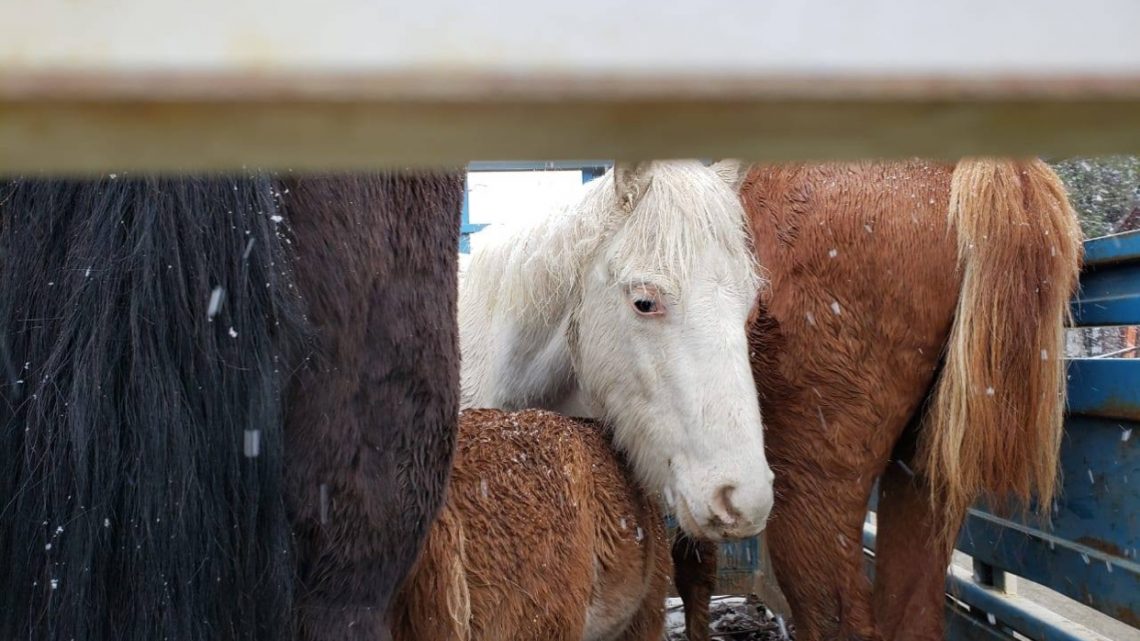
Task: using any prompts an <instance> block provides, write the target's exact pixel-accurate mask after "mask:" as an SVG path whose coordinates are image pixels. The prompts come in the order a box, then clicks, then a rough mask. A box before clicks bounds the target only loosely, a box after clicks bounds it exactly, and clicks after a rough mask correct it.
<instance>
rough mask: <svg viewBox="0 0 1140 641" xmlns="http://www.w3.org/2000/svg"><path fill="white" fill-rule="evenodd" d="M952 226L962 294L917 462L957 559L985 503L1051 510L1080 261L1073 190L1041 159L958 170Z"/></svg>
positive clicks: (972, 163)
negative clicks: (972, 516) (966, 530)
mask: <svg viewBox="0 0 1140 641" xmlns="http://www.w3.org/2000/svg"><path fill="white" fill-rule="evenodd" d="M949 223H950V226H951V228H952V229H955V230H956V231H957V238H958V268H959V269H960V270H961V277H962V289H961V292H960V294H959V297H958V308H957V311H956V314H955V318H954V324H953V327H952V329H951V332H950V338H949V341H948V343H947V346H946V354H945V361H944V367H943V370H942V373H941V375H940V378H939V380H938V381H937V383H936V384H935V388H934V394H933V397H932V399H931V403H930V406H929V413H928V415H927V416H926V424H925V425H924V427H923V432H922V439H923V440H922V443H921V454H920V456H921V458H922V460H921V463H922V465H923V471H924V472H925V473H926V474H927V476H928V478H929V480H930V482H931V490H932V493H933V497H934V499H935V502H934V505H942V506H943V507H944V510H943V514H942V517H943V518H942V523H943V528H942V540H941V542H942V543H944V544H945V545H946V546H948V548H949V546H952V545H953V543H954V540H955V538H956V535H957V530H958V527H959V525H960V523H961V519H962V518H963V516H964V515H965V512H966V509H967V508H968V507H969V506H970V504H971V503H972V502H974V501H975V500H976V499H978V498H980V497H983V496H988V497H991V498H993V499H994V500H996V501H1004V500H1006V499H1008V498H1014V499H1017V500H1018V501H1020V502H1021V504H1022V505H1023V506H1026V507H1027V506H1028V505H1029V501H1030V499H1031V497H1035V498H1036V499H1037V501H1038V505H1039V506H1040V507H1039V509H1040V510H1042V511H1048V510H1049V507H1050V506H1051V504H1052V500H1053V495H1054V491H1055V487H1056V482H1057V473H1058V471H1057V460H1058V450H1059V449H1060V443H1061V435H1062V425H1061V421H1062V414H1063V411H1064V405H1065V396H1064V387H1065V386H1064V375H1065V373H1064V362H1063V360H1062V357H1063V356H1064V354H1063V353H1062V350H1063V338H1064V336H1063V332H1064V326H1065V324H1066V321H1067V320H1068V318H1069V299H1070V297H1071V296H1072V294H1073V293H1074V290H1075V287H1076V284H1077V276H1078V271H1079V266H1080V262H1081V254H1082V247H1081V232H1080V228H1079V227H1078V226H1077V220H1076V217H1075V215H1074V213H1073V211H1072V209H1071V208H1070V206H1069V202H1068V199H1067V197H1066V195H1065V190H1064V186H1063V185H1062V184H1061V181H1060V179H1059V178H1058V177H1057V175H1056V174H1055V173H1053V171H1052V170H1051V169H1050V168H1049V167H1048V166H1047V165H1046V164H1045V163H1043V162H1041V161H1039V160H1029V161H1010V160H990V159H966V160H962V161H961V162H959V163H958V166H957V167H956V168H955V170H954V176H953V179H952V180H951V186H950V213H949Z"/></svg>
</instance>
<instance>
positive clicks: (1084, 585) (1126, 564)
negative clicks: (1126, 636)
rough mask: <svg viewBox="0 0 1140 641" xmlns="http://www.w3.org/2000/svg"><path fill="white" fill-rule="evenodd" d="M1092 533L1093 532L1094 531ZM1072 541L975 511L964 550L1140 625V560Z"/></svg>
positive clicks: (965, 535) (968, 524) (1092, 539)
mask: <svg viewBox="0 0 1140 641" xmlns="http://www.w3.org/2000/svg"><path fill="white" fill-rule="evenodd" d="M1090 534H1091V533H1090ZM1083 538H1085V540H1087V541H1088V542H1089V543H1088V544H1085V543H1081V542H1079V541H1071V540H1068V539H1064V538H1061V537H1057V536H1053V535H1050V534H1047V533H1045V532H1042V531H1040V530H1035V529H1033V528H1028V527H1025V526H1023V525H1021V524H1018V523H1015V522H1012V521H1008V520H1004V519H998V518H996V517H993V516H992V515H989V514H986V513H983V512H979V511H976V510H972V511H971V513H970V516H969V517H968V518H967V521H966V524H965V526H964V527H963V530H962V536H961V538H960V539H959V542H958V549H960V550H962V551H963V552H965V553H966V554H969V555H970V556H972V557H974V558H976V559H979V560H981V561H984V562H986V563H989V564H991V565H993V566H994V567H995V568H1000V569H1003V570H1005V571H1008V572H1010V573H1012V574H1014V575H1016V576H1021V577H1024V578H1026V579H1029V580H1030V581H1033V582H1034V583H1039V584H1041V585H1044V586H1046V587H1048V588H1051V589H1053V590H1055V591H1057V592H1059V593H1060V594H1064V595H1065V596H1068V597H1070V598H1072V599H1074V600H1076V601H1078V602H1080V603H1083V604H1084V605H1087V606H1089V607H1092V608H1094V609H1096V610H1099V611H1101V612H1103V613H1105V614H1107V615H1109V616H1111V617H1113V618H1115V619H1117V620H1119V621H1122V622H1124V623H1127V624H1129V625H1132V626H1136V627H1140V616H1138V613H1140V609H1138V606H1140V565H1138V564H1137V563H1135V562H1134V561H1132V560H1131V559H1128V558H1124V557H1122V556H1120V555H1118V554H1113V553H1110V552H1107V551H1105V550H1103V549H1098V547H1093V545H1096V543H1095V541H1096V539H1095V537H1093V536H1088V537H1083Z"/></svg>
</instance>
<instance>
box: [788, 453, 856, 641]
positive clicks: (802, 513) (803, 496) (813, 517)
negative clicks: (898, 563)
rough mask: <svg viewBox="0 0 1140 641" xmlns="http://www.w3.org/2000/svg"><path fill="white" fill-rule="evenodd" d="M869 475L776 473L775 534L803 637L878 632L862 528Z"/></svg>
mask: <svg viewBox="0 0 1140 641" xmlns="http://www.w3.org/2000/svg"><path fill="white" fill-rule="evenodd" d="M870 485H871V482H870V475H868V478H865V479H863V480H862V481H860V480H858V479H855V478H839V477H836V476H834V475H829V474H828V473H827V469H826V468H823V467H813V468H811V470H810V471H808V470H804V471H801V472H800V473H799V474H796V475H791V474H783V475H781V474H779V473H777V475H776V496H777V503H776V509H775V512H774V513H775V514H776V518H773V519H772V520H771V521H769V524H768V541H769V542H770V543H771V554H772V563H773V565H774V567H775V570H776V578H777V579H778V580H779V582H780V587H781V589H782V590H783V592H784V594H785V596H786V597H787V599H788V603H789V605H790V606H791V608H792V612H793V614H794V615H795V623H796V640H797V641H834V640H836V639H843V640H860V641H867V640H872V639H877V638H878V637H877V634H876V630H875V624H874V619H873V617H872V612H871V584H870V581H869V580H868V579H867V576H866V574H865V573H864V571H863V545H862V529H863V520H864V518H865V516H864V515H865V514H866V506H867V497H868V496H869V494H870V489H871V488H870Z"/></svg>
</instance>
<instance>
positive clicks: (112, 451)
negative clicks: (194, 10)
mask: <svg viewBox="0 0 1140 641" xmlns="http://www.w3.org/2000/svg"><path fill="white" fill-rule="evenodd" d="M461 198H462V179H461V176H458V175H446V176H444V175H427V176H414V175H361V176H337V177H321V178H292V177H286V178H274V177H270V176H246V175H243V176H233V177H213V178H199V177H184V178H170V179H167V178H147V177H129V178H127V177H123V176H115V175H111V176H109V177H103V178H101V179H92V180H79V181H71V180H43V179H26V178H19V179H14V180H12V181H11V182H9V183H7V184H5V185H3V186H0V448H2V449H3V451H4V452H5V455H4V456H3V457H0V637H3V638H22V639H60V640H67V639H72V638H75V639H85V640H91V641H97V640H100V639H108V640H109V639H115V640H118V639H129V640H135V639H138V640H143V639H146V640H150V639H160V638H171V639H175V638H177V639H202V640H205V639H211V640H213V639H273V640H275V641H276V640H278V639H288V638H292V637H294V636H299V637H300V638H304V639H356V638H360V639H383V638H386V637H387V634H388V631H387V624H386V620H387V610H388V608H387V606H388V601H389V599H390V597H391V594H392V592H393V591H394V590H395V588H396V586H397V585H398V583H399V582H400V581H401V579H402V578H403V576H404V575H405V574H406V572H407V571H408V569H409V568H410V567H411V565H412V563H413V561H414V559H415V556H416V554H417V551H418V549H419V547H420V544H421V542H422V541H423V538H424V536H425V535H426V533H427V528H428V525H429V524H430V522H431V520H432V518H433V516H434V514H435V511H436V509H437V507H438V505H439V503H440V502H441V500H442V496H443V490H444V487H445V482H446V478H447V473H448V469H449V465H450V460H451V452H452V447H453V442H454V441H453V439H454V430H455V417H456V413H457V406H458V346H457V336H456V326H455V298H456V295H455V286H456V280H455V267H456V266H455V246H456V242H457V233H458V219H459V212H460V206H461Z"/></svg>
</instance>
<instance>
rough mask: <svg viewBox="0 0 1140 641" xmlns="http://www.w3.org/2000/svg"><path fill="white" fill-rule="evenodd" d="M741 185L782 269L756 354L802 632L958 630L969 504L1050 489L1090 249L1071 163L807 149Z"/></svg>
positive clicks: (768, 258)
mask: <svg viewBox="0 0 1140 641" xmlns="http://www.w3.org/2000/svg"><path fill="white" fill-rule="evenodd" d="M741 194H742V199H743V201H744V203H745V206H746V208H747V209H748V211H749V213H750V215H751V216H752V228H753V234H754V242H755V245H756V251H757V253H758V255H759V258H760V261H761V263H762V265H763V266H764V268H765V270H766V272H767V275H768V277H769V278H770V282H771V286H770V288H768V289H767V290H766V291H765V292H764V293H763V294H762V300H761V305H760V313H759V317H758V319H757V320H756V322H755V324H754V325H753V327H752V328H751V340H752V347H753V351H754V353H753V371H754V374H755V376H756V380H757V387H758V390H759V393H760V397H761V402H762V404H763V407H764V416H765V424H766V426H767V433H766V446H767V453H768V457H769V461H770V463H771V465H772V467H773V469H774V470H775V472H776V495H777V500H776V507H775V510H774V512H773V515H774V516H773V519H772V520H771V522H770V524H769V527H768V540H769V541H770V544H771V554H772V560H773V563H774V565H775V569H776V572H777V576H778V578H779V580H780V585H781V587H782V588H783V590H784V592H785V594H786V596H787V597H788V601H789V603H790V604H791V606H792V610H793V614H794V616H795V620H796V626H797V638H798V639H800V640H801V641H814V640H816V639H836V638H843V639H877V638H884V639H889V640H894V639H898V640H903V639H905V640H907V641H913V640H929V641H935V640H938V639H941V638H942V621H943V612H942V610H943V599H944V596H943V585H944V581H945V570H946V567H947V565H948V563H949V560H950V553H951V550H952V547H953V542H954V538H955V536H956V534H957V531H958V529H959V527H960V525H961V522H962V519H963V518H964V516H965V510H966V508H967V507H968V506H969V505H970V504H971V503H972V502H974V501H975V500H977V499H980V498H991V499H995V500H998V501H1004V500H1005V499H1007V498H1011V497H1012V498H1015V499H1018V500H1019V502H1018V504H1019V505H1022V506H1024V505H1028V502H1029V499H1030V497H1031V496H1036V497H1037V500H1038V505H1039V506H1040V507H1041V508H1044V509H1048V507H1049V501H1050V499H1051V497H1052V495H1053V491H1054V490H1053V488H1054V482H1055V475H1056V466H1057V452H1058V448H1059V444H1060V437H1061V429H1062V426H1061V413H1062V409H1063V406H1064V397H1063V387H1064V386H1063V362H1062V360H1061V357H1062V355H1063V354H1062V331H1063V326H1064V323H1065V320H1066V318H1067V313H1068V301H1069V298H1070V296H1071V295H1072V293H1073V291H1074V288H1075V286H1076V283H1077V274H1078V271H1079V265H1080V256H1081V245H1080V231H1079V228H1078V227H1077V224H1076V219H1075V216H1074V215H1073V212H1072V210H1071V209H1070V207H1069V205H1068V202H1067V199H1066V197H1065V193H1064V190H1063V188H1062V186H1061V183H1060V181H1059V179H1058V178H1057V176H1056V175H1055V174H1053V172H1052V171H1051V170H1050V169H1049V168H1048V167H1047V166H1046V165H1045V164H1044V163H1042V162H1040V161H1037V160H1030V161H1004V160H963V161H961V162H959V163H958V164H957V165H956V166H954V165H942V164H934V163H928V162H923V161H910V162H873V163H850V164H818V165H802V164H798V165H784V166H760V167H756V168H754V169H753V170H752V172H751V174H750V175H749V177H748V178H747V180H746V182H745V184H744V187H743V189H742V192H741ZM908 427H910V428H911V429H909V430H908ZM880 476H881V478H882V483H881V493H880V500H879V515H878V516H879V531H878V541H877V548H878V549H877V557H876V584H875V586H874V592H873V594H874V598H873V600H872V589H871V585H870V583H869V581H868V580H867V578H866V576H865V574H864V573H863V551H862V545H861V532H862V526H863V519H864V515H865V513H866V505H867V501H868V498H869V494H870V492H871V488H872V486H873V484H874V482H875V479H876V477H880Z"/></svg>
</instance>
